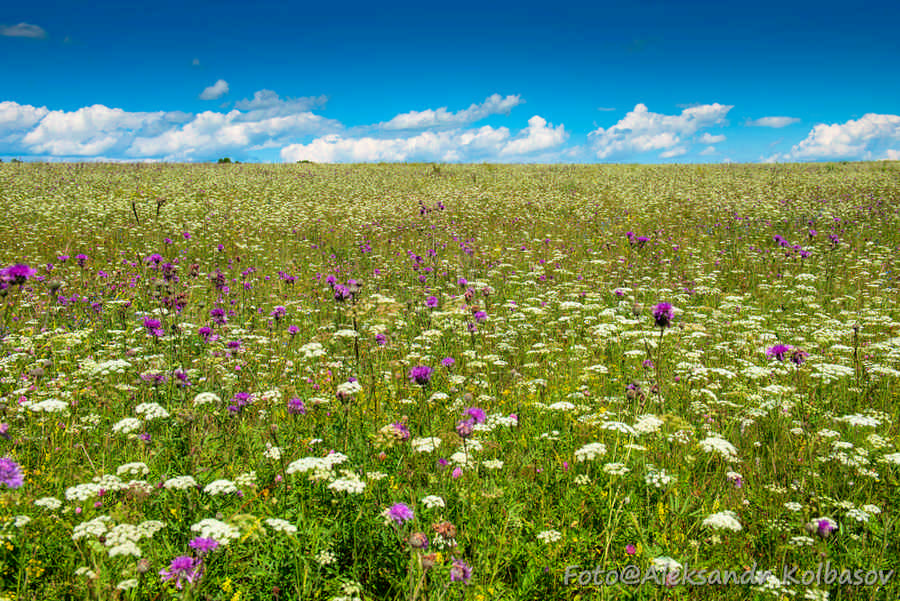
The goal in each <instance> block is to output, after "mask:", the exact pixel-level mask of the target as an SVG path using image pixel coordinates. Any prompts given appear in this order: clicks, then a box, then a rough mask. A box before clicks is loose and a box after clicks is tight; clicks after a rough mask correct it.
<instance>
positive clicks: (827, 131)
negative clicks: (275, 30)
mask: <svg viewBox="0 0 900 601" xmlns="http://www.w3.org/2000/svg"><path fill="white" fill-rule="evenodd" d="M228 92H229V84H228V83H227V82H226V81H225V80H223V79H219V80H217V81H216V82H215V83H214V84H212V85H210V86H208V87H206V88H205V89H203V90H202V91H201V92H200V94H199V98H201V99H204V100H216V99H220V98H222V97H223V96H225V95H226V94H228ZM327 102H328V98H327V97H325V96H314V97H302V98H284V99H282V98H281V97H280V96H279V95H278V94H277V93H276V92H274V91H272V90H267V89H263V90H258V91H257V92H255V93H254V94H253V97H252V98H247V99H243V100H238V101H236V102H234V103H233V105H231V104H229V103H226V105H230V106H231V108H230V109H229V110H218V111H216V110H207V111H202V112H199V113H187V112H183V111H152V112H129V111H125V110H122V109H119V108H111V107H107V106H105V105H102V104H94V105H91V106H85V107H82V108H79V109H77V110H73V111H64V110H52V109H50V108H47V107H43V106H41V107H37V106H32V105H29V104H19V103H17V102H14V101H10V100H6V101H2V102H0V156H19V157H23V158H34V159H42V160H116V161H146V160H156V161H186V162H190V161H208V160H213V159H215V158H217V157H221V156H224V155H229V154H230V155H237V156H239V157H242V158H244V159H245V160H254V153H256V152H259V151H262V150H267V149H269V150H272V151H273V152H277V158H275V159H270V160H276V161H277V160H281V161H284V162H297V161H304V160H306V161H313V162H316V163H344V162H371V161H379V162H391V161H400V162H413V161H422V162H432V161H437V162H543V163H569V162H582V163H592V162H668V161H669V160H671V159H682V160H685V159H690V160H693V161H698V162H706V161H709V160H710V159H709V158H708V157H712V160H715V157H717V156H718V157H719V160H728V159H727V157H726V158H724V159H723V157H725V154H724V153H725V152H727V149H726V150H722V145H723V144H724V143H725V142H727V141H728V139H729V135H730V134H729V135H726V134H725V133H722V132H724V131H730V130H733V129H735V128H738V127H753V128H773V129H781V128H785V127H788V126H790V125H796V124H797V123H799V122H800V119H799V118H796V117H785V116H764V117H757V118H755V119H748V120H746V121H745V123H744V125H743V126H733V125H731V124H730V122H729V121H728V119H727V117H728V116H729V113H731V112H732V111H733V110H734V109H735V106H734V105H726V104H720V103H717V102H715V103H711V104H699V105H693V106H690V107H688V108H684V109H683V110H681V111H680V112H679V113H673V114H665V113H658V112H654V111H651V110H650V109H649V108H648V107H647V106H646V105H644V104H642V103H639V104H637V105H635V107H634V108H633V109H631V110H630V111H628V112H627V113H626V114H625V115H624V116H622V117H620V118H618V120H617V121H615V122H614V123H612V124H611V125H609V126H608V127H597V128H596V129H594V130H592V131H590V132H588V133H587V134H586V136H585V137H584V138H585V139H584V141H583V143H580V144H571V143H570V140H571V138H572V137H573V135H572V132H570V131H569V130H567V128H566V126H565V124H564V123H553V122H550V121H549V120H548V119H547V116H544V115H537V114H534V115H530V116H528V118H527V119H526V118H524V116H525V115H527V111H525V112H524V113H523V109H521V108H519V107H522V106H523V105H525V104H526V101H525V100H524V99H523V98H522V97H521V96H519V95H508V96H501V95H500V94H493V95H491V96H489V97H487V98H486V99H484V100H483V101H482V102H480V103H473V104H471V105H470V106H469V107H468V108H465V109H460V110H457V111H451V110H450V109H448V108H447V107H439V108H435V109H421V110H410V111H407V112H404V113H400V114H397V115H394V116H393V117H391V118H389V119H387V120H386V121H381V122H378V123H374V124H371V125H363V126H355V127H347V126H345V125H344V124H342V123H341V122H339V121H337V120H335V119H330V118H327V117H325V116H323V115H322V114H320V113H321V112H322V111H323V110H324V108H325V106H326V104H327ZM516 109H518V110H516ZM514 111H515V112H516V113H518V114H516V115H514V114H513V113H514ZM490 117H502V118H503V119H504V120H508V121H509V125H499V126H494V125H478V123H479V122H480V121H483V120H485V119H487V118H490ZM898 158H900V116H898V115H884V114H875V113H868V114H865V115H863V116H862V117H860V118H858V119H849V120H847V121H845V122H843V123H832V124H825V123H819V124H815V125H813V126H812V128H811V129H810V130H808V133H807V134H806V136H805V137H803V138H798V139H797V140H796V142H795V143H794V144H793V146H792V147H791V149H790V151H788V152H784V153H774V154H770V155H768V156H760V158H759V161H761V162H775V161H783V162H787V161H815V160H881V159H888V160H897V159H898ZM262 160H265V159H262Z"/></svg>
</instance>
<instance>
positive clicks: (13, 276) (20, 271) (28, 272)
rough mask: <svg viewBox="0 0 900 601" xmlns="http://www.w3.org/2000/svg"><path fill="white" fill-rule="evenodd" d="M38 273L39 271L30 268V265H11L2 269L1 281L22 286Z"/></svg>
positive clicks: (0, 271)
mask: <svg viewBox="0 0 900 601" xmlns="http://www.w3.org/2000/svg"><path fill="white" fill-rule="evenodd" d="M36 273H37V271H35V270H34V269H32V268H31V267H29V266H28V265H25V264H24V263H18V264H16V265H10V266H9V267H6V268H4V269H0V281H4V282H8V283H10V284H12V285H13V286H21V285H22V284H24V283H25V282H26V281H28V279H29V278H30V277H32V276H34V275H35V274H36Z"/></svg>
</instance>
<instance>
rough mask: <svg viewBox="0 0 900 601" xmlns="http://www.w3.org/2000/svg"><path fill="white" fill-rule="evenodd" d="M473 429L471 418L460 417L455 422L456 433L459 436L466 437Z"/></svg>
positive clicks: (473, 423)
mask: <svg viewBox="0 0 900 601" xmlns="http://www.w3.org/2000/svg"><path fill="white" fill-rule="evenodd" d="M474 431H475V420H474V419H472V418H469V419H461V420H459V421H458V422H456V433H457V434H459V437H460V438H468V437H470V436H472V432H474Z"/></svg>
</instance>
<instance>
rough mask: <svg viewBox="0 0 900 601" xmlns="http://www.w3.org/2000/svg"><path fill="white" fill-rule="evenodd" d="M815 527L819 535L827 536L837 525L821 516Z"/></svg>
mask: <svg viewBox="0 0 900 601" xmlns="http://www.w3.org/2000/svg"><path fill="white" fill-rule="evenodd" d="M816 529H817V531H818V532H819V536H821V537H822V538H827V537H828V536H829V535H830V534H831V533H832V532H833V531H835V530H837V526H836V525H835V524H834V522H832V521H831V520H829V519H828V518H822V519H821V520H819V522H818V524H816Z"/></svg>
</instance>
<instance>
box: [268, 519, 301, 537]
mask: <svg viewBox="0 0 900 601" xmlns="http://www.w3.org/2000/svg"><path fill="white" fill-rule="evenodd" d="M266 524H268V525H269V528H271V529H272V530H274V531H275V532H284V533H285V534H295V533H296V532H297V527H296V526H294V525H293V524H291V523H290V522H288V521H287V520H282V519H278V518H267V519H266Z"/></svg>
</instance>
